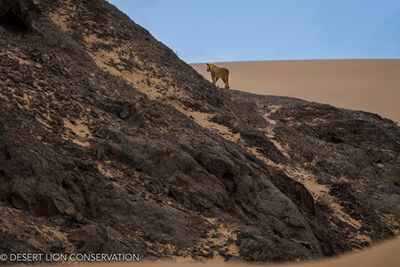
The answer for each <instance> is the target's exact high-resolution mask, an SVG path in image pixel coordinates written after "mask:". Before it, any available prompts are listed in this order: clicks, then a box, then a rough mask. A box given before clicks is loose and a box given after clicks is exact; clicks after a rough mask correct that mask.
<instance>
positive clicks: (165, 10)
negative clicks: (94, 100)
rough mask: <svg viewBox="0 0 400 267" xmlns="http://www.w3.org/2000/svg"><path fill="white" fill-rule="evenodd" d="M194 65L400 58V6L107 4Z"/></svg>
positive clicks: (388, 2)
mask: <svg viewBox="0 0 400 267" xmlns="http://www.w3.org/2000/svg"><path fill="white" fill-rule="evenodd" d="M109 2H110V3H112V4H114V5H115V6H116V7H118V8H119V9H120V10H121V11H123V12H124V13H125V14H127V15H128V16H129V17H130V18H131V19H132V20H133V21H135V22H136V23H137V24H139V25H141V26H143V27H144V28H146V29H147V30H149V31H150V32H151V34H152V35H153V36H154V37H155V38H156V39H158V40H159V41H161V42H163V43H164V44H166V45H167V46H168V47H170V48H171V49H172V50H173V51H174V52H175V53H176V54H178V56H179V57H180V58H181V59H183V60H184V61H186V62H188V63H195V62H221V61H247V60H290V59H349V58H352V59H353V58H400V1H399V0H201V1H200V0H109Z"/></svg>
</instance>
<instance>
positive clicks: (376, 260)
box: [46, 238, 400, 267]
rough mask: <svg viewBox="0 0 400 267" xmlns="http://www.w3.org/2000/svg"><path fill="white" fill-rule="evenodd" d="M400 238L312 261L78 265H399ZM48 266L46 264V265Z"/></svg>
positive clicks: (96, 265)
mask: <svg viewBox="0 0 400 267" xmlns="http://www.w3.org/2000/svg"><path fill="white" fill-rule="evenodd" d="M399 251H400V238H396V239H393V240H390V241H386V242H384V243H382V244H379V245H377V246H375V247H372V248H369V249H366V250H364V251H361V252H357V253H352V254H348V255H345V256H341V257H337V258H333V259H327V260H320V261H314V262H309V263H290V264H250V263H243V262H223V261H222V259H220V258H217V259H213V260H210V261H206V262H193V261H190V260H186V259H179V260H177V261H156V262H146V261H141V262H139V263H138V262H135V263H132V262H130V263H90V264H84V263H81V264H79V265H80V266H88V267H89V266H91V267H125V266H132V265H137V266H144V267H153V266H154V267H158V266H160V267H173V266H178V267H180V266H191V267H202V266H206V267H225V266H243V267H245V266H247V267H257V266H260V267H261V266H265V267H398V266H400V254H399ZM46 266H48V265H46Z"/></svg>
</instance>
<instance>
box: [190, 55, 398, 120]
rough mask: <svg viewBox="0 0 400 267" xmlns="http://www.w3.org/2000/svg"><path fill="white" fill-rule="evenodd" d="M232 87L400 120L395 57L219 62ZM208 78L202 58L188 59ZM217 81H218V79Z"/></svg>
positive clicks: (221, 83) (209, 77) (396, 61)
mask: <svg viewBox="0 0 400 267" xmlns="http://www.w3.org/2000/svg"><path fill="white" fill-rule="evenodd" d="M216 64H217V65H218V66H222V67H226V68H228V69H229V70H230V85H231V88H232V89H236V90H241V91H247V92H250V93H255V94H262V95H279V96H290V97H297V98H302V99H305V100H309V101H315V102H320V103H326V104H331V105H333V106H336V107H341V108H346V109H352V110H363V111H368V112H373V113H377V114H379V115H380V116H382V117H385V118H389V119H391V120H393V121H396V122H400V108H399V102H400V60H300V61H253V62H229V63H227V62H225V63H224V62H222V63H216ZM192 67H193V68H194V69H195V70H197V71H198V72H199V73H200V74H202V75H203V76H204V77H206V78H207V79H208V80H211V75H210V73H209V72H207V71H206V64H205V63H202V64H192ZM217 85H218V86H220V87H223V82H222V81H221V80H219V81H218V82H217Z"/></svg>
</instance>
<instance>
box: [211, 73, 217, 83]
mask: <svg viewBox="0 0 400 267" xmlns="http://www.w3.org/2000/svg"><path fill="white" fill-rule="evenodd" d="M211 78H212V82H213V84H214V86H216V85H215V84H216V82H217V77H215V75H214V74H211Z"/></svg>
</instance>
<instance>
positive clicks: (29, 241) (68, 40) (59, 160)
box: [0, 0, 400, 261]
mask: <svg viewBox="0 0 400 267" xmlns="http://www.w3.org/2000/svg"><path fill="white" fill-rule="evenodd" d="M21 1H23V0H21ZM36 4H37V7H38V9H39V10H40V11H41V12H35V13H29V16H30V18H31V19H32V25H30V27H27V25H26V22H24V21H23V20H21V19H20V17H18V16H15V14H14V13H12V12H11V13H10V12H8V13H7V14H6V15H4V16H3V17H0V35H1V38H0V113H1V116H0V213H1V217H0V251H1V252H3V253H11V252H12V253H17V252H20V253H27V252H43V253H54V252H62V253H70V252H82V253H88V252H104V253H124V252H135V253H139V254H140V255H141V257H142V258H144V257H147V258H149V259H155V258H176V257H193V258H194V259H198V260H201V259H205V258H212V257H214V256H217V255H221V256H222V257H224V258H225V259H242V260H248V261H289V260H295V259H310V258H320V257H326V256H332V255H336V254H339V253H342V252H345V251H349V250H352V249H358V248H361V247H364V246H368V245H370V244H373V243H375V242H377V241H380V240H383V239H385V238H388V237H391V236H394V235H396V234H398V231H399V229H400V206H399V203H400V128H399V127H398V126H397V125H396V124H395V123H393V122H392V121H391V120H388V119H384V118H381V117H379V116H378V115H375V114H371V113H366V112H361V111H350V110H344V109H338V108H335V107H332V106H329V105H322V104H318V103H310V102H306V101H302V100H300V99H293V98H286V97H276V96H260V95H252V94H247V93H244V92H241V91H236V90H226V89H221V88H215V87H213V85H212V84H210V83H209V82H208V81H206V80H205V79H204V78H202V77H201V76H200V75H199V74H198V73H197V72H195V71H194V70H193V69H192V68H191V67H190V66H189V65H187V64H186V63H185V62H183V61H181V60H180V59H179V58H178V57H177V56H176V55H175V54H174V53H173V52H172V51H171V50H170V49H169V48H167V47H166V46H164V45H163V44H162V43H160V42H158V41H157V40H155V39H154V38H153V37H152V36H151V35H150V34H149V32H148V31H146V30H145V29H143V28H141V27H140V26H138V25H137V24H135V23H134V22H133V21H131V20H130V19H129V18H128V17H127V16H125V15H124V14H122V13H121V12H120V11H118V10H117V9H116V8H115V7H114V6H112V5H110V4H108V3H107V2H105V1H103V0H85V1H83V0H62V1H52V0H40V1H36ZM242 89H246V88H242Z"/></svg>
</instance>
